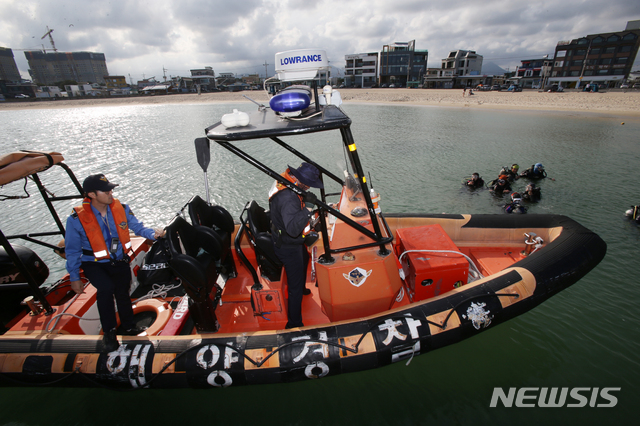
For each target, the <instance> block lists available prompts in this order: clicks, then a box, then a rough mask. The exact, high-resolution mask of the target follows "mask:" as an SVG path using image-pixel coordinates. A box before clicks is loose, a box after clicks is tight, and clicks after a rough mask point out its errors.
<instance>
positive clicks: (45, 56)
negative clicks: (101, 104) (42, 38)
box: [24, 50, 109, 85]
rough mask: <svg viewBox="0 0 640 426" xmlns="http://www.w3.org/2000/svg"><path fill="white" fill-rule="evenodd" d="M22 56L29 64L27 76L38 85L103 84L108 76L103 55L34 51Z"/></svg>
mask: <svg viewBox="0 0 640 426" xmlns="http://www.w3.org/2000/svg"><path fill="white" fill-rule="evenodd" d="M24 55H25V56H26V58H27V62H28V63H29V74H30V75H31V78H32V79H33V80H34V82H35V83H36V84H39V85H52V84H55V83H59V82H61V81H68V80H73V81H76V82H83V83H99V84H105V81H104V76H105V75H109V71H108V70H107V62H106V59H105V56H104V53H96V52H55V53H45V52H42V51H40V50H35V51H27V52H24Z"/></svg>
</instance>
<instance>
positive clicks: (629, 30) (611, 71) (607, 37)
mask: <svg viewBox="0 0 640 426" xmlns="http://www.w3.org/2000/svg"><path fill="white" fill-rule="evenodd" d="M639 24H640V21H629V22H628V23H627V27H626V28H625V30H624V31H618V32H610V33H600V34H589V35H586V36H584V37H581V38H577V39H574V40H571V41H559V42H558V44H557V46H556V50H555V54H554V62H553V68H552V70H551V77H550V78H549V83H550V84H553V83H558V84H560V85H562V86H563V87H569V88H573V87H575V88H579V87H581V86H584V85H586V84H597V85H600V86H604V87H616V86H619V85H620V84H622V83H623V82H624V81H625V80H626V79H627V78H628V76H629V73H630V72H631V67H632V66H633V62H634V61H635V59H636V55H637V53H638V47H639V46H640V25H639Z"/></svg>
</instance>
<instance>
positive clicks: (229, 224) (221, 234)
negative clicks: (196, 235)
mask: <svg viewBox="0 0 640 426" xmlns="http://www.w3.org/2000/svg"><path fill="white" fill-rule="evenodd" d="M188 206H189V217H190V218H191V223H192V224H194V225H202V226H205V227H207V228H211V229H213V231H214V232H215V234H216V237H217V238H218V239H219V241H220V245H221V246H222V253H221V255H220V261H219V264H218V269H219V271H220V273H221V274H223V275H225V276H226V277H228V278H235V277H237V276H238V273H237V272H236V265H235V262H234V261H233V251H232V248H231V241H232V236H233V231H234V230H235V224H234V223H233V217H232V216H231V214H230V213H229V212H228V211H227V210H226V209H225V208H224V207H221V206H212V205H209V204H208V203H207V202H206V201H204V200H203V199H202V198H200V196H198V195H196V196H194V197H193V198H192V199H191V200H190V201H189V203H188Z"/></svg>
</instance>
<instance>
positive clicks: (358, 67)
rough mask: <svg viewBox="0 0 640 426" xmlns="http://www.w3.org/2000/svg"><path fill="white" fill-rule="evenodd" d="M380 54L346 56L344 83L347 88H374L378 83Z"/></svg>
mask: <svg viewBox="0 0 640 426" xmlns="http://www.w3.org/2000/svg"><path fill="white" fill-rule="evenodd" d="M378 56H379V53H378V52H371V53H358V54H354V55H345V56H344V59H345V61H346V66H345V67H344V74H345V77H344V83H345V86H347V87H372V86H374V85H376V84H377V83H378Z"/></svg>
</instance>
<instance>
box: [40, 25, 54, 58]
mask: <svg viewBox="0 0 640 426" xmlns="http://www.w3.org/2000/svg"><path fill="white" fill-rule="evenodd" d="M52 32H53V30H52V29H51V30H50V29H49V26H48V25H47V32H46V33H45V34H44V35H43V36H42V37H40V40H44V38H45V37H46V36H49V41H50V42H51V47H53V51H54V52H57V51H58V49H56V44H55V43H54V42H53V36H52V35H51V33H52Z"/></svg>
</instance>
